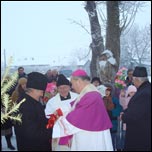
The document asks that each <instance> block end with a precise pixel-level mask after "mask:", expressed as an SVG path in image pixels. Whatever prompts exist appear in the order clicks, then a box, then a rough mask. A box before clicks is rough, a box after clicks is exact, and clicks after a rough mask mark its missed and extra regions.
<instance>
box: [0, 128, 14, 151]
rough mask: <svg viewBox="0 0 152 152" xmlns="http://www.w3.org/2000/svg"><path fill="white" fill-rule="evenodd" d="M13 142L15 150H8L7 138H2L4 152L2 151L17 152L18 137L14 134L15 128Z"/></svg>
mask: <svg viewBox="0 0 152 152" xmlns="http://www.w3.org/2000/svg"><path fill="white" fill-rule="evenodd" d="M11 142H12V145H13V146H14V147H15V150H11V149H9V148H7V143H6V139H5V136H2V150H1V151H17V148H16V137H15V133H14V128H13V136H12V138H11Z"/></svg>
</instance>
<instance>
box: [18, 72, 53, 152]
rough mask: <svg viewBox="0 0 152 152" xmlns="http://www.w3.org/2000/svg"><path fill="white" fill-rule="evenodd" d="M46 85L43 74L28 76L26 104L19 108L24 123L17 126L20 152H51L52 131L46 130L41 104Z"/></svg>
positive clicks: (35, 73)
mask: <svg viewBox="0 0 152 152" xmlns="http://www.w3.org/2000/svg"><path fill="white" fill-rule="evenodd" d="M46 85H47V79H46V77H45V76H44V75H43V74H41V73H38V72H32V73H30V74H28V79H27V85H26V87H27V90H26V93H25V96H24V98H25V102H24V103H23V104H21V106H20V108H19V113H20V114H21V115H22V123H21V124H16V125H15V133H16V139H17V148H18V151H51V142H50V139H51V137H52V129H46V124H47V119H46V117H45V113H44V107H43V106H42V105H41V103H40V102H39V101H40V99H41V98H42V97H43V94H44V90H45V89H46Z"/></svg>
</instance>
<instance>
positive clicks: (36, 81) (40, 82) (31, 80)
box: [26, 72, 47, 90]
mask: <svg viewBox="0 0 152 152" xmlns="http://www.w3.org/2000/svg"><path fill="white" fill-rule="evenodd" d="M46 85H47V78H46V77H45V76H44V75H43V74H42V73H39V72H31V73H29V74H28V78H27V84H26V87H27V88H34V89H38V90H45V89H46Z"/></svg>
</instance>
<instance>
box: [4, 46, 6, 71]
mask: <svg viewBox="0 0 152 152" xmlns="http://www.w3.org/2000/svg"><path fill="white" fill-rule="evenodd" d="M4 69H6V51H5V49H4Z"/></svg>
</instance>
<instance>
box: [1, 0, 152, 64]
mask: <svg viewBox="0 0 152 152" xmlns="http://www.w3.org/2000/svg"><path fill="white" fill-rule="evenodd" d="M1 9H2V10H1V56H3V52H4V49H5V50H6V56H7V58H8V57H9V56H13V57H14V64H16V65H19V64H24V63H23V62H24V61H23V60H26V61H28V62H35V61H37V62H39V63H48V64H50V62H63V61H64V59H67V58H69V56H71V54H72V52H75V51H76V50H79V49H80V48H81V50H82V49H88V46H89V44H90V42H91V38H90V35H88V34H87V33H86V32H85V30H84V29H82V28H81V27H80V26H78V25H76V24H73V23H71V21H70V20H69V19H73V20H75V21H78V22H80V21H82V23H83V24H85V25H86V27H87V28H88V30H90V27H89V19H88V15H87V13H86V11H85V9H84V5H83V1H68V2H67V1H64V2H61V1H56V2H55V1H50V2H49V1H46V2H44V1H41V2H39V1H38V2H32V1H20V2H16V1H14V2H8V1H1ZM150 11H151V8H150V6H149V7H147V8H145V9H144V10H143V12H141V13H138V15H137V17H136V23H137V24H139V25H140V26H144V25H146V24H150V23H151V15H150V14H151V12H150ZM32 57H34V59H35V60H34V61H33V60H32V61H31V60H29V59H30V58H32Z"/></svg>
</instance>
